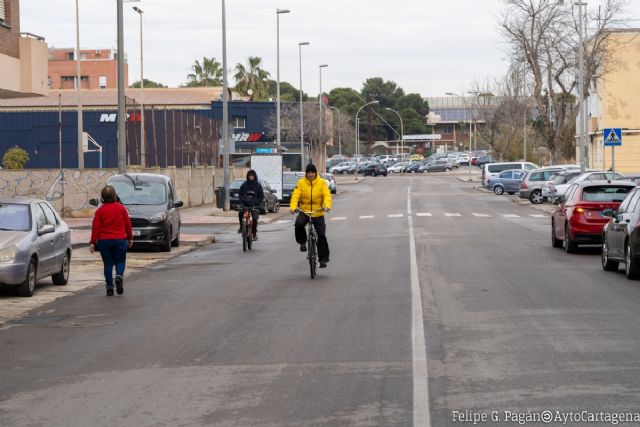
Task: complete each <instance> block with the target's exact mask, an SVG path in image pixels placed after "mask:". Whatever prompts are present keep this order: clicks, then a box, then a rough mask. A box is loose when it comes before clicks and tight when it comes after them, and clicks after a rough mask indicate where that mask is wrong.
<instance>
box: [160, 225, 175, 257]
mask: <svg viewBox="0 0 640 427" xmlns="http://www.w3.org/2000/svg"><path fill="white" fill-rule="evenodd" d="M172 234H173V232H172V230H171V229H170V228H169V229H168V230H167V232H166V233H164V240H163V242H162V244H161V245H160V250H161V251H162V252H171V235H172Z"/></svg>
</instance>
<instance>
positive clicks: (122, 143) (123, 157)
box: [117, 0, 127, 173]
mask: <svg viewBox="0 0 640 427" xmlns="http://www.w3.org/2000/svg"><path fill="white" fill-rule="evenodd" d="M117 2H118V172H119V173H125V172H126V171H127V134H126V132H127V129H126V120H127V112H126V108H125V107H126V105H125V95H124V90H125V88H124V23H123V4H122V2H123V0H117Z"/></svg>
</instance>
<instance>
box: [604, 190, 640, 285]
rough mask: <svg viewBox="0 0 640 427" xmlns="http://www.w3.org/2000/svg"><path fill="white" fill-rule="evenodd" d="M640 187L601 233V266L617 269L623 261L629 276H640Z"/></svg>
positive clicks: (615, 212) (610, 214)
mask: <svg viewBox="0 0 640 427" xmlns="http://www.w3.org/2000/svg"><path fill="white" fill-rule="evenodd" d="M638 200H640V188H638V187H636V188H634V189H633V190H631V191H630V192H629V194H628V195H627V197H626V198H625V199H624V200H623V201H622V203H621V204H620V206H619V207H618V210H617V211H614V210H613V209H612V210H610V211H603V215H605V216H610V217H611V218H612V219H611V220H610V221H609V223H608V224H607V225H606V226H605V227H604V229H603V232H602V268H603V269H604V270H606V271H617V270H618V266H619V265H620V263H623V264H624V267H625V268H624V272H625V274H626V276H627V278H629V279H640V204H639V203H638Z"/></svg>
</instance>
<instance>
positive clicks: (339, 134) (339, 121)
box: [329, 107, 342, 156]
mask: <svg viewBox="0 0 640 427" xmlns="http://www.w3.org/2000/svg"><path fill="white" fill-rule="evenodd" d="M329 108H331V109H332V110H335V111H337V112H338V154H339V155H340V156H342V132H341V131H340V124H341V123H342V121H341V120H340V109H339V108H337V107H329ZM334 127H335V126H334Z"/></svg>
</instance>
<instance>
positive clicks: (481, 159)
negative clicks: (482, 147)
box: [476, 156, 493, 168]
mask: <svg viewBox="0 0 640 427" xmlns="http://www.w3.org/2000/svg"><path fill="white" fill-rule="evenodd" d="M488 163H493V158H492V157H491V156H480V157H478V158H477V160H476V166H478V167H479V168H482V167H483V166H484V165H486V164H488Z"/></svg>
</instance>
